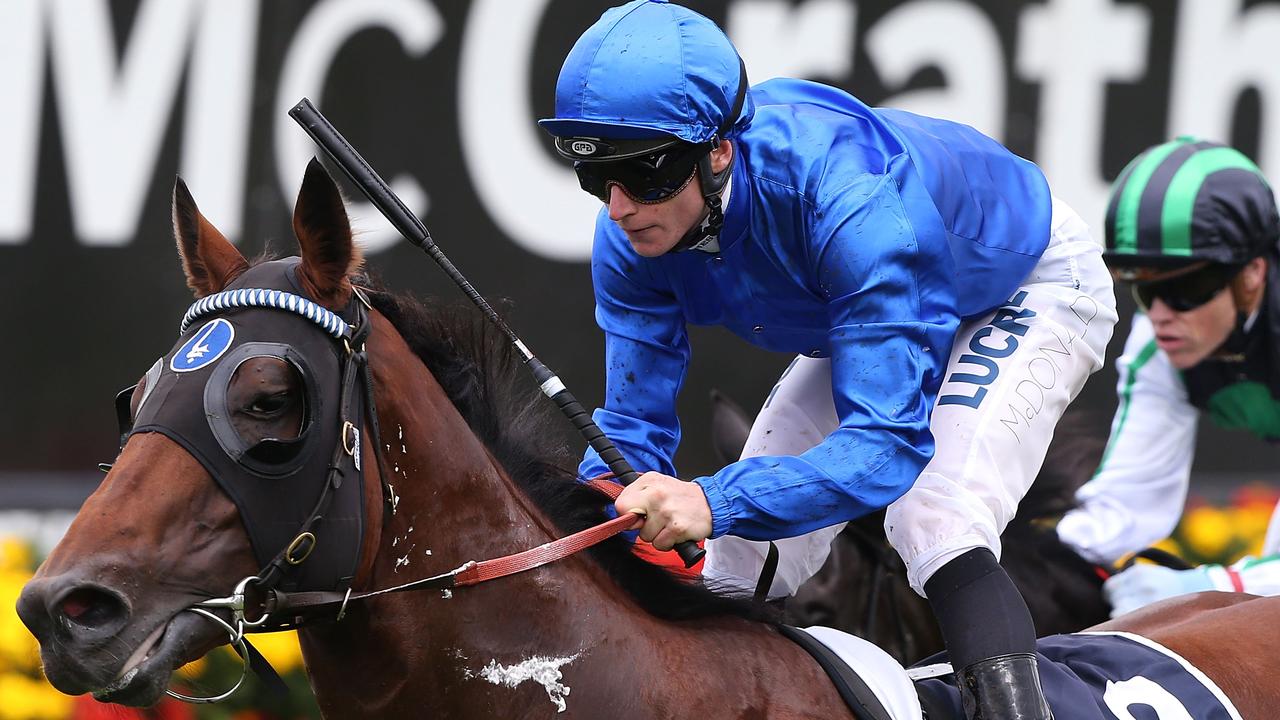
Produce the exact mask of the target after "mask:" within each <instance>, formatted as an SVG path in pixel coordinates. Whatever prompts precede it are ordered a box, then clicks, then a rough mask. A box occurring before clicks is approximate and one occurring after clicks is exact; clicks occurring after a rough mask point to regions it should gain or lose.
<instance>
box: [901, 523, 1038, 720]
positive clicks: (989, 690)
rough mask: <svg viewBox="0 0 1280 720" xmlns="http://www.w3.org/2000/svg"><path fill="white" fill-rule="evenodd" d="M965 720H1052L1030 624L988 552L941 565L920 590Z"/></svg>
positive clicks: (1024, 607)
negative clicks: (947, 661)
mask: <svg viewBox="0 0 1280 720" xmlns="http://www.w3.org/2000/svg"><path fill="white" fill-rule="evenodd" d="M924 590H925V595H926V596H927V597H928V598H929V604H930V605H931V606H932V607H933V612H934V615H935V616H936V617H937V618H938V626H939V628H941V630H942V638H943V640H944V641H945V642H946V645H947V653H948V654H949V655H950V658H951V666H952V667H953V668H955V670H956V678H957V679H958V680H959V682H960V693H961V699H962V701H963V703H964V711H965V715H966V716H967V717H968V718H969V720H1052V719H1053V714H1052V713H1051V712H1050V711H1049V706H1048V704H1046V703H1045V700H1044V692H1043V691H1042V690H1041V689H1040V675H1039V673H1038V672H1037V670H1036V658H1035V654H1034V653H1035V649H1036V638H1035V626H1034V625H1033V624H1032V622H1031V613H1030V612H1029V611H1028V610H1027V603H1026V601H1025V600H1023V599H1022V595H1021V594H1020V593H1019V592H1018V589H1017V588H1016V587H1014V584H1013V581H1012V580H1010V579H1009V576H1008V575H1007V574H1005V571H1004V568H1002V567H1000V564H999V563H998V562H996V558H995V555H993V554H992V553H991V551H990V550H987V549H986V548H977V549H975V550H970V551H969V552H966V553H965V554H963V555H961V556H960V557H957V558H955V559H954V560H952V561H951V562H949V563H947V564H946V565H943V566H942V567H941V568H940V569H939V570H938V572H936V573H934V574H933V577H931V578H929V580H928V582H926V583H925V585H924Z"/></svg>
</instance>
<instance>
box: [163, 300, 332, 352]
mask: <svg viewBox="0 0 1280 720" xmlns="http://www.w3.org/2000/svg"><path fill="white" fill-rule="evenodd" d="M250 307H261V308H275V309H277V310H286V311H288V312H291V313H294V314H295V315H301V316H302V317H304V318H306V319H308V320H310V321H311V322H313V323H315V324H317V325H319V326H320V327H321V328H323V329H324V331H325V332H327V333H329V334H330V335H332V336H333V337H334V339H335V340H342V339H344V338H349V337H351V326H350V325H348V324H347V321H345V320H343V319H342V318H340V317H338V315H337V314H335V313H333V312H331V311H329V310H327V309H325V308H323V307H321V306H320V305H317V304H316V303H314V302H312V301H310V300H308V299H306V298H304V297H300V296H298V295H294V294H293V293H287V292H284V291H283V290H260V289H254V288H243V289H240V290H224V291H222V292H219V293H214V294H212V295H209V296H208V297H203V298H201V299H199V300H197V301H195V302H194V303H192V305H191V307H190V308H188V309H187V314H186V315H183V316H182V325H181V326H179V328H178V334H179V335H181V334H183V333H185V332H186V331H187V328H189V327H191V323H193V322H195V321H196V320H199V319H200V318H201V317H203V316H205V315H210V314H212V313H216V312H221V311H222V310H227V309H231V308H250Z"/></svg>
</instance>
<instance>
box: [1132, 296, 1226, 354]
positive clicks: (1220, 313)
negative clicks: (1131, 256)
mask: <svg viewBox="0 0 1280 720" xmlns="http://www.w3.org/2000/svg"><path fill="white" fill-rule="evenodd" d="M1147 317H1148V318H1150V319H1151V324H1152V325H1153V326H1154V327H1155V331H1156V346H1157V347H1159V348H1160V349H1161V350H1163V351H1164V352H1165V354H1166V355H1168V356H1169V361H1170V362H1172V363H1173V366H1174V367H1175V368H1177V369H1179V370H1186V369H1187V368H1191V367H1195V366H1196V365H1198V364H1200V362H1201V361H1202V360H1204V359H1205V358H1206V357H1208V356H1209V353H1211V352H1213V351H1214V350H1216V349H1218V347H1219V346H1221V345H1222V343H1224V342H1226V341H1227V336H1228V335H1230V334H1231V330H1232V328H1234V327H1235V325H1236V305H1235V302H1234V301H1233V300H1232V299H1231V293H1230V292H1226V291H1225V290H1224V291H1223V292H1220V293H1218V294H1217V295H1215V296H1214V297H1213V299H1212V300H1210V301H1209V302H1207V303H1205V304H1203V305H1201V306H1200V307H1198V308H1195V309H1194V310H1188V311H1186V312H1177V311H1176V310H1173V309H1171V308H1170V307H1169V306H1168V305H1166V304H1165V302H1164V301H1163V300H1161V299H1159V298H1156V300H1155V301H1154V302H1153V303H1152V304H1151V307H1150V308H1149V309H1148V310H1147Z"/></svg>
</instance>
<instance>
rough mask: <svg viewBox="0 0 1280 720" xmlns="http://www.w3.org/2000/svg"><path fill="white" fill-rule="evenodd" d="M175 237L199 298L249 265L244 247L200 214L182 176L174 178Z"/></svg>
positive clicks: (246, 268) (189, 281) (179, 254)
mask: <svg viewBox="0 0 1280 720" xmlns="http://www.w3.org/2000/svg"><path fill="white" fill-rule="evenodd" d="M173 237H174V240H176V241H177V245H178V256H179V257H180V258H182V269H183V271H184V272H185V273H186V274H187V286H188V287H190V288H191V290H192V292H194V293H195V296H196V297H198V298H201V297H204V296H206V295H212V294H213V293H216V292H218V291H220V290H222V289H223V288H225V287H226V286H227V285H228V284H230V283H231V281H232V280H234V279H235V278H236V277H237V276H238V275H240V273H242V272H244V271H245V270H248V269H249V263H248V262H247V261H246V260H245V259H244V256H243V255H241V254H240V251H239V250H237V249H236V247H235V246H234V245H232V244H231V243H230V242H229V241H228V240H227V238H226V237H224V236H223V235H222V233H220V232H218V229H217V228H215V227H214V226H213V224H212V223H210V222H209V221H208V220H206V219H205V217H204V216H203V215H201V214H200V208H198V207H196V201H195V200H194V199H192V197H191V191H190V190H188V189H187V184H186V183H184V182H182V178H180V177H179V178H175V179H174V181H173Z"/></svg>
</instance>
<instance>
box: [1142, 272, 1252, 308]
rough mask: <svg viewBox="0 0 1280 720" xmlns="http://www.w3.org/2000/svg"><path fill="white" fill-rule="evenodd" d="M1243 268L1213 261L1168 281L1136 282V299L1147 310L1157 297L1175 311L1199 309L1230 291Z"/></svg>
mask: <svg viewBox="0 0 1280 720" xmlns="http://www.w3.org/2000/svg"><path fill="white" fill-rule="evenodd" d="M1243 267H1244V266H1243V265H1222V264H1219V263H1212V264H1209V265H1206V266H1205V267H1203V268H1199V269H1197V270H1193V271H1191V272H1189V273H1186V274H1185V275H1179V276H1177V277H1173V278H1169V279H1168V280H1154V281H1148V282H1134V283H1133V299H1134V301H1135V302H1137V303H1138V307H1140V308H1142V310H1143V311H1147V310H1149V309H1150V308H1151V305H1152V303H1154V302H1155V301H1156V299H1157V298H1158V299H1159V300H1160V302H1162V303H1164V304H1165V305H1167V306H1168V307H1169V309H1170V310H1173V311H1174V312H1188V311H1191V310H1195V309H1196V308H1198V307H1200V306H1201V305H1204V304H1205V303H1207V302H1209V301H1210V300H1212V299H1214V298H1215V297H1217V296H1218V293H1220V292H1222V291H1223V290H1226V289H1227V286H1228V285H1230V284H1231V281H1232V279H1234V278H1235V276H1236V275H1238V274H1239V273H1240V270H1241V269H1243Z"/></svg>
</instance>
